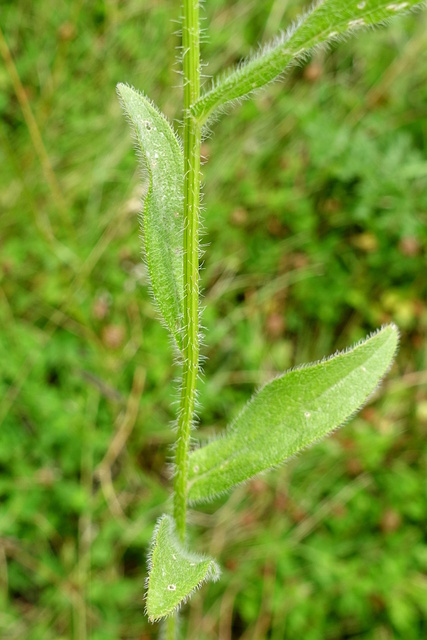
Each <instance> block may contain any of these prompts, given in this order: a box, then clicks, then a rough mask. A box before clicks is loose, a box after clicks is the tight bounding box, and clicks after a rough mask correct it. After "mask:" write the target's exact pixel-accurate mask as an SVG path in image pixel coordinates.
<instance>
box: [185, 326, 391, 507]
mask: <svg viewBox="0 0 427 640" xmlns="http://www.w3.org/2000/svg"><path fill="white" fill-rule="evenodd" d="M398 339H399V332H398V329H397V327H396V326H395V325H393V324H391V325H387V326H385V327H383V328H382V329H380V330H379V331H377V333H375V334H374V335H372V336H371V337H368V338H367V339H366V340H365V341H363V342H360V343H359V344H357V345H356V346H354V347H353V348H351V349H349V350H347V351H342V352H340V353H337V354H336V355H334V356H331V357H330V358H329V359H327V360H324V361H321V362H317V363H313V364H309V365H305V366H303V367H301V368H298V369H294V370H291V371H289V372H287V373H285V374H284V375H283V376H281V377H278V378H276V379H275V380H273V381H272V382H269V383H268V384H266V385H265V386H264V387H263V388H262V389H261V390H260V391H259V392H258V393H257V394H256V395H255V396H254V397H253V398H252V399H251V400H250V401H249V403H248V404H247V405H246V407H245V408H244V409H243V411H242V413H241V414H240V415H239V416H238V418H237V419H236V420H235V422H234V423H233V424H232V425H231V427H230V428H229V429H228V430H227V431H226V433H225V435H224V436H223V437H219V438H217V439H216V440H214V441H212V442H211V443H209V444H208V445H206V446H204V447H202V448H200V449H196V450H195V451H193V453H192V454H191V455H190V468H189V491H188V499H189V500H190V502H193V503H194V502H201V501H205V500H209V499H211V498H213V497H215V496H217V495H219V494H221V493H223V492H224V491H227V490H228V489H230V488H231V487H233V486H234V485H236V484H239V483H241V482H244V481H245V480H248V479H249V478H251V477H253V476H254V475H256V474H257V473H260V472H262V471H266V470H267V469H270V468H272V467H275V466H277V465H279V464H281V463H282V462H283V461H284V460H286V458H289V457H290V456H292V455H294V454H295V453H297V452H298V451H301V450H302V449H304V448H305V447H307V446H309V445H311V444H313V443H314V442H317V441H318V440H319V439H320V438H322V437H323V436H325V435H327V434H328V433H331V431H333V430H334V429H336V428H337V427H339V426H340V425H342V424H343V423H344V422H345V421H347V420H348V419H349V418H350V417H351V416H352V415H353V414H354V412H355V411H357V410H358V409H360V407H361V406H362V405H363V404H364V403H365V402H366V400H367V398H368V397H369V396H370V395H371V394H372V392H373V391H374V390H375V388H376V387H377V385H378V383H379V382H380V380H381V378H382V377H383V376H384V374H385V373H386V372H387V370H388V368H389V367H390V364H391V362H392V360H393V357H394V355H395V352H396V348H397V344H398Z"/></svg>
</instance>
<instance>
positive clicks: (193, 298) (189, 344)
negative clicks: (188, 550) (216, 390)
mask: <svg viewBox="0 0 427 640" xmlns="http://www.w3.org/2000/svg"><path fill="white" fill-rule="evenodd" d="M182 47H183V61H182V62H183V78H184V173H185V179H184V347H183V375H182V388H181V397H180V407H179V414H178V436H177V448H176V455H175V480H174V517H175V522H176V530H177V533H178V536H179V537H180V539H181V541H182V542H184V540H185V523H186V512H187V481H188V455H189V447H190V434H191V427H192V423H193V419H194V408H195V401H196V384H197V376H198V371H199V210H200V144H201V126H200V124H198V123H197V121H196V120H195V119H194V118H193V116H192V115H191V113H190V108H191V106H192V105H193V104H194V103H195V102H196V100H198V98H199V97H200V31H199V2H198V0H184V10H183V21H182ZM174 633H175V630H174V629H172V625H169V626H168V640H169V639H172V638H173V637H174V635H173V634H174Z"/></svg>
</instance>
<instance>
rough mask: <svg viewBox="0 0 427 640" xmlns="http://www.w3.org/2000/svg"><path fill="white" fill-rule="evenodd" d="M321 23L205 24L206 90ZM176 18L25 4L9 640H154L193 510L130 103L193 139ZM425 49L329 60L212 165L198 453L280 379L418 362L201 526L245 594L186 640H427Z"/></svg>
mask: <svg viewBox="0 0 427 640" xmlns="http://www.w3.org/2000/svg"><path fill="white" fill-rule="evenodd" d="M301 5H302V2H300V1H297V0H291V1H289V2H285V0H266V1H265V2H244V1H243V0H235V1H233V2H231V1H230V0H215V1H212V2H206V3H205V4H204V13H205V17H206V20H205V22H204V26H205V27H206V29H207V35H206V42H205V43H204V45H203V56H204V59H205V60H209V61H210V64H209V66H208V67H207V68H206V69H205V71H206V73H207V74H214V73H217V72H219V71H221V69H223V68H225V67H226V66H227V65H229V64H232V63H235V62H237V61H238V60H239V59H240V58H241V57H242V56H244V55H246V54H247V53H248V51H249V49H250V46H251V44H252V43H253V42H255V41H256V40H258V39H261V40H265V39H267V38H268V37H270V36H271V35H273V34H274V32H275V31H276V30H277V28H278V26H279V25H280V26H283V27H285V26H286V25H287V24H288V22H289V21H290V20H292V19H294V18H295V17H296V15H297V14H298V13H299V12H300V10H301ZM178 18H179V3H174V2H171V0H145V1H144V2H140V1H137V0H125V1H121V2H120V1H119V0H109V1H108V2H106V1H103V0H96V1H95V2H91V3H87V2H82V1H81V0H58V1H57V2H53V1H52V0H41V1H40V2H37V3H33V2H29V0H15V1H14V2H12V1H11V0H3V2H2V9H1V15H0V26H1V31H2V33H3V37H4V40H3V44H2V47H1V52H2V58H1V62H0V114H1V122H0V144H1V147H0V162H1V166H2V171H1V177H0V180H1V188H0V210H1V218H0V236H1V253H0V320H1V327H2V331H1V334H0V360H1V363H2V366H1V373H0V389H1V396H0V398H1V400H0V422H1V426H0V636H1V637H2V638H5V639H7V640H12V639H15V638H17V639H18V638H19V639H22V638H25V639H26V640H49V639H52V640H53V639H54V640H65V639H67V640H68V639H73V640H86V639H89V638H90V639H91V640H107V639H110V638H121V639H123V640H137V639H139V640H142V639H146V638H154V637H156V634H157V628H156V626H154V627H153V626H150V625H148V623H147V622H146V619H145V616H144V615H143V601H142V596H143V589H144V578H145V575H146V566H145V554H146V546H147V543H148V541H149V539H150V537H151V532H152V528H153V524H154V522H155V520H156V518H157V517H158V516H159V515H160V513H162V512H163V511H164V502H165V500H167V496H168V495H169V491H170V484H169V480H168V469H167V462H168V461H169V460H170V456H171V452H170V444H171V442H172V440H173V433H172V431H171V429H170V423H171V421H172V420H173V418H174V414H173V407H172V408H171V406H170V402H171V400H173V399H175V397H176V389H175V382H174V380H175V376H176V374H177V372H176V370H175V369H174V367H173V361H172V358H171V356H170V352H169V348H168V347H169V345H168V338H167V334H166V331H165V330H164V329H163V328H162V327H161V326H160V325H159V324H158V323H157V322H156V317H155V312H154V311H153V307H152V305H151V302H150V299H149V296H148V294H147V290H146V288H145V282H146V277H145V272H144V269H143V267H142V266H141V260H140V243H139V238H138V225H137V212H138V208H139V205H138V199H139V196H140V193H141V187H140V185H139V180H138V172H137V170H136V167H135V161H134V156H133V150H132V142H131V140H130V138H129V136H128V133H127V128H126V123H125V122H124V121H123V119H122V116H121V114H120V108H119V105H118V101H117V99H116V96H115V85H116V83H117V82H119V81H126V82H128V83H130V84H133V85H134V86H136V87H137V88H139V89H143V90H144V91H145V92H146V93H147V94H148V95H149V96H150V97H152V98H153V99H154V100H155V101H156V102H157V104H159V106H160V107H161V108H162V110H163V111H164V112H166V113H167V114H168V115H169V117H170V118H172V119H173V118H179V117H180V107H179V105H180V100H181V91H180V88H179V76H178V75H177V74H176V73H175V72H176V71H177V70H178V69H179V65H178V63H177V61H176V47H177V46H178V45H179V38H178V36H177V35H176V34H174V32H175V30H176V28H177V27H176V23H175V22H174V21H176V20H178ZM426 44H427V17H426V15H425V14H419V15H414V16H409V17H406V18H404V19H401V20H400V21H398V22H396V23H394V24H393V25H392V26H391V27H389V28H388V29H386V30H378V31H377V32H376V33H366V34H363V35H362V36H361V37H360V38H359V39H358V40H351V41H349V42H348V43H345V44H341V45H339V46H337V47H336V48H335V47H334V48H333V50H331V51H330V52H327V53H326V52H323V53H322V52H321V53H318V54H316V56H315V57H314V58H313V59H312V60H311V61H310V62H309V63H308V65H307V66H305V67H304V68H301V69H294V70H293V71H292V72H291V73H290V74H289V75H288V78H287V80H286V82H285V83H278V84H275V85H273V86H271V87H270V88H269V89H268V90H267V91H266V92H264V93H260V94H259V95H258V96H256V98H255V100H254V101H253V102H246V103H244V104H243V105H241V106H240V107H239V108H236V109H235V110H234V111H233V112H230V114H229V115H227V116H223V117H222V118H221V119H220V121H219V122H217V123H214V124H213V126H212V134H213V135H212V136H210V137H208V138H207V140H206V141H205V143H204V149H203V151H204V155H205V156H206V157H207V158H208V159H209V163H208V164H207V165H206V167H205V168H204V177H205V180H206V188H205V207H206V210H205V228H206V235H205V241H206V243H207V250H206V255H205V262H204V270H203V274H202V279H203V285H204V291H205V303H206V306H207V308H206V311H205V313H204V324H205V326H206V337H205V342H206V347H205V355H206V356H207V361H206V364H205V373H206V375H205V381H204V383H203V384H202V386H201V390H200V401H201V408H200V421H201V425H202V428H201V430H200V435H201V437H206V438H207V437H209V435H210V434H211V433H212V431H213V430H214V429H221V428H223V427H224V426H225V424H226V422H228V421H229V420H230V419H231V417H232V416H233V415H235V414H236V413H237V412H238V411H239V409H240V408H241V407H242V405H243V404H244V402H245V400H246V399H247V398H248V396H249V395H250V393H251V392H252V390H253V388H254V386H256V385H258V384H261V383H263V382H264V381H266V380H267V379H268V378H269V377H271V376H272V375H274V374H275V373H277V372H279V371H282V370H283V369H286V368H288V367H290V366H293V365H294V364H298V363H300V362H303V361H309V360H313V359H316V358H320V357H322V356H324V355H326V354H328V353H330V352H333V351H334V349H335V348H342V347H343V346H345V345H346V344H349V343H351V342H352V341H355V340H357V339H359V338H360V337H362V336H363V335H365V334H366V333H367V332H369V331H370V330H371V329H373V328H375V327H376V326H378V325H380V324H381V323H382V322H385V321H389V320H394V321H395V322H396V323H397V324H399V326H400V327H401V329H402V334H403V335H402V344H401V350H400V354H399V358H398V363H397V365H396V366H395V367H394V369H393V371H392V372H391V375H390V376H389V379H388V381H387V382H386V383H385V384H384V390H383V391H384V393H383V394H382V397H381V399H380V400H376V401H374V402H371V403H370V404H369V406H368V407H367V408H365V410H364V411H363V412H362V414H361V415H360V416H359V417H357V419H355V420H354V421H353V422H352V424H351V425H350V426H348V427H346V428H345V429H344V430H342V431H341V432H339V433H337V434H336V435H335V436H334V437H333V438H331V439H329V440H327V441H325V442H322V443H321V444H320V445H318V446H317V447H315V448H314V449H312V450H310V451H308V452H306V453H305V454H304V455H302V456H300V457H299V458H298V459H296V460H293V461H292V462H291V463H289V464H288V465H286V466H285V467H284V468H283V469H281V470H279V471H277V472H275V473H273V474H270V475H268V476H266V477H265V478H264V477H263V478H261V479H257V480H255V481H254V482H252V483H251V484H249V485H248V486H247V487H243V488H239V489H238V490H237V491H236V492H234V493H233V494H232V495H231V496H230V497H229V498H228V499H223V500H222V501H219V502H217V503H215V504H213V505H211V506H209V507H206V508H205V509H204V510H202V511H199V512H193V513H192V514H191V521H192V524H193V526H192V532H193V533H199V534H200V537H199V539H198V540H199V541H198V543H197V544H196V543H195V544H196V546H197V547H198V548H199V549H200V550H201V551H205V552H207V553H210V554H211V555H213V556H215V557H217V558H218V560H219V561H220V563H221V564H222V566H223V567H224V573H223V577H222V580H221V581H220V582H219V583H218V584H216V585H211V586H209V587H207V588H204V590H203V592H202V594H201V595H198V596H196V597H195V598H194V600H193V601H192V603H191V606H189V607H188V609H187V613H188V616H187V618H186V621H185V622H184V624H185V628H186V632H187V637H188V638H197V639H198V640H204V639H206V640H208V639H214V638H221V640H227V639H231V638H241V639H242V640H248V639H250V638H251V639H254V640H263V639H264V638H270V639H271V640H281V639H283V638H289V639H290V640H291V639H294V638H300V637H304V638H305V639H306V640H321V639H322V640H323V639H328V640H338V639H344V638H356V637H357V638H366V639H371V638H372V639H375V640H388V639H390V640H391V639H394V638H397V639H403V638H404V639H405V640H412V639H414V640H419V639H421V638H423V637H426V636H427V577H426V573H427V544H426V542H427V540H426V527H425V518H426V516H425V514H426V512H427V484H426V481H425V478H426V471H427V444H426V431H427V351H426V342H425V335H426V327H427V305H426V299H427V295H426V294H427V279H426V277H425V272H426V246H427V226H426V223H427V153H426V149H427V125H426V122H427V120H426V116H427V111H426V104H427V46H426ZM9 54H10V56H11V57H9ZM206 82H208V80H207V81H206ZM177 127H178V128H179V123H177Z"/></svg>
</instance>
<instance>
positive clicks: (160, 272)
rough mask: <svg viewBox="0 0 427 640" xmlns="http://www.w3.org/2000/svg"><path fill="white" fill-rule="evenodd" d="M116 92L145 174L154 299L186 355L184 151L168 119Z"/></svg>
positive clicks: (123, 90)
mask: <svg viewBox="0 0 427 640" xmlns="http://www.w3.org/2000/svg"><path fill="white" fill-rule="evenodd" d="M117 92H118V95H119V98H120V101H121V103H122V106H123V109H124V111H125V113H126V115H127V117H128V119H129V122H130V124H131V126H132V130H133V133H134V135H135V139H136V144H137V153H138V156H139V158H140V161H141V165H142V168H143V172H144V173H145V174H147V177H148V191H147V193H146V195H145V199H144V208H143V215H142V229H143V239H144V254H145V259H146V262H147V266H148V272H149V276H150V281H151V286H152V289H153V294H154V298H155V300H156V302H157V304H158V307H159V309H160V312H161V314H162V316H163V319H164V321H165V323H166V325H167V327H168V328H169V330H170V332H171V334H172V336H173V337H174V339H175V341H176V343H177V345H178V347H179V348H180V349H182V326H183V321H182V318H183V296H184V292H183V258H182V243H183V234H182V225H183V184H184V160H183V154H182V149H181V146H180V143H179V141H178V139H177V137H176V136H175V134H174V132H173V130H172V128H171V126H170V124H169V123H168V121H167V120H166V118H165V117H164V116H163V114H162V113H161V112H160V111H159V110H158V109H157V108H156V107H155V106H154V105H153V104H152V103H151V102H150V101H149V100H148V99H147V98H146V97H145V96H143V95H142V94H141V93H139V91H136V90H135V89H132V88H131V87H128V86H126V85H125V84H119V85H117Z"/></svg>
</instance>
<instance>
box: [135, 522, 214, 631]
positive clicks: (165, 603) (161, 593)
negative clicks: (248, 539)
mask: <svg viewBox="0 0 427 640" xmlns="http://www.w3.org/2000/svg"><path fill="white" fill-rule="evenodd" d="M219 574H220V571H219V567H218V565H217V564H216V562H215V561H214V560H212V559H211V558H204V557H202V556H200V555H196V554H194V553H190V552H189V551H187V550H186V549H184V548H183V547H182V545H181V544H180V542H179V540H178V538H177V536H176V533H175V523H174V520H173V518H171V517H170V516H167V515H163V516H162V517H161V518H160V520H159V522H158V523H157V527H156V529H155V531H154V536H153V544H152V548H151V555H150V570H149V576H148V588H147V601H146V603H147V613H148V617H149V619H150V620H151V622H153V621H155V620H160V619H161V618H164V617H166V616H168V615H169V614H171V613H173V612H174V611H175V610H176V609H177V608H178V607H179V606H180V605H181V604H183V603H184V602H186V600H187V599H188V598H189V597H190V596H191V594H192V593H193V591H194V590H195V589H197V588H198V587H200V585H201V584H202V583H203V582H205V581H206V580H217V579H218V578H219Z"/></svg>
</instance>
